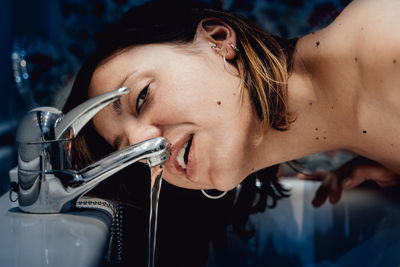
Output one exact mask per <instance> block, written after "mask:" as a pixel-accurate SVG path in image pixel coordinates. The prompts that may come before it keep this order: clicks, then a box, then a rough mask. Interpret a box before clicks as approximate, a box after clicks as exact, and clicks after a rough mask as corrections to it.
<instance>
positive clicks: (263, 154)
mask: <svg viewBox="0 0 400 267" xmlns="http://www.w3.org/2000/svg"><path fill="white" fill-rule="evenodd" d="M308 46H309V45H308V44H307V40H303V38H302V39H300V40H299V42H298V45H297V46H296V50H295V52H294V55H293V56H294V58H293V65H292V71H291V75H290V78H289V80H288V99H287V105H288V109H289V112H290V113H291V114H293V115H294V118H295V121H294V122H293V123H292V124H291V125H290V128H289V129H288V130H287V131H277V130H274V129H270V130H269V131H268V133H267V134H266V135H265V136H264V138H263V139H262V141H261V142H260V143H259V144H257V145H255V147H254V152H255V153H252V155H253V156H254V158H253V160H254V161H253V162H255V163H256V168H257V169H262V168H265V167H268V166H272V165H275V164H279V163H282V162H286V161H290V160H293V159H298V158H302V157H305V156H308V155H311V154H315V153H319V152H323V151H328V150H336V149H342V148H345V145H344V142H343V141H344V140H345V139H346V138H345V136H344V135H345V132H346V123H342V122H340V123H338V121H340V120H341V119H343V118H341V117H340V116H341V115H338V112H337V111H336V110H335V109H333V108H332V107H333V104H332V103H333V101H335V100H334V99H335V95H334V92H333V91H332V90H329V88H326V87H325V86H320V84H319V83H318V79H317V78H318V73H316V72H311V71H310V69H309V68H308V66H307V62H310V60H311V61H313V60H315V58H313V57H315V54H312V53H311V52H309V51H308V50H307V47H308ZM342 128H343V130H342V131H340V129H342ZM338 130H339V131H338ZM338 132H339V133H343V134H338Z"/></svg>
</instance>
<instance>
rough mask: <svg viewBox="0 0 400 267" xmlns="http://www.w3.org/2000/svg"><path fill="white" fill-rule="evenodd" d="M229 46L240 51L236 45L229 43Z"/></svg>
mask: <svg viewBox="0 0 400 267" xmlns="http://www.w3.org/2000/svg"><path fill="white" fill-rule="evenodd" d="M230 46H231V47H232V48H233V49H234V50H236V51H237V52H240V51H239V49H238V48H237V47H236V46H234V45H233V44H230Z"/></svg>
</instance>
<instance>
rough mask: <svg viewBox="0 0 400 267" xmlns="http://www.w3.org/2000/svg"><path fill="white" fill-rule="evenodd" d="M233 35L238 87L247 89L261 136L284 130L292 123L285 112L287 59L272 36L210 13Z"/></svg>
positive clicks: (235, 18) (239, 20) (238, 20)
mask: <svg viewBox="0 0 400 267" xmlns="http://www.w3.org/2000/svg"><path fill="white" fill-rule="evenodd" d="M212 12H213V13H216V14H215V15H217V16H218V17H220V18H221V19H223V20H224V21H225V22H226V23H228V24H229V25H230V26H231V27H232V28H233V29H234V30H235V32H236V36H237V47H238V49H239V51H240V52H238V53H237V56H236V62H235V63H236V65H237V68H238V70H239V73H240V78H241V84H240V86H241V88H242V90H243V89H244V88H247V89H248V90H249V93H250V97H251V100H252V102H253V105H254V109H255V112H256V113H257V115H258V117H259V119H260V137H261V136H263V135H264V134H265V133H266V132H267V131H268V129H270V128H271V127H272V128H274V129H277V130H280V131H284V130H287V129H288V128H289V126H290V123H291V122H293V119H292V115H291V114H290V113H289V112H288V109H287V105H286V99H287V83H288V78H289V69H290V56H289V55H287V54H286V53H285V52H284V50H283V49H282V48H281V46H280V44H279V43H278V41H277V40H276V38H275V37H273V36H272V35H270V34H268V33H266V32H265V31H263V30H262V29H260V28H259V27H257V26H256V25H253V24H251V23H249V22H248V21H245V20H243V19H242V18H240V17H238V16H234V15H231V14H230V13H228V12H220V11H215V10H212Z"/></svg>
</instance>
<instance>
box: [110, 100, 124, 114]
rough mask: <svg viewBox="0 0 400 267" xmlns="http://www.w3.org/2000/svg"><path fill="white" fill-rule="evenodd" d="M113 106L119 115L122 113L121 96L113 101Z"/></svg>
mask: <svg viewBox="0 0 400 267" xmlns="http://www.w3.org/2000/svg"><path fill="white" fill-rule="evenodd" d="M112 108H113V110H114V111H115V113H117V114H118V115H121V114H122V105H121V98H118V99H117V100H115V101H114V102H113V103H112Z"/></svg>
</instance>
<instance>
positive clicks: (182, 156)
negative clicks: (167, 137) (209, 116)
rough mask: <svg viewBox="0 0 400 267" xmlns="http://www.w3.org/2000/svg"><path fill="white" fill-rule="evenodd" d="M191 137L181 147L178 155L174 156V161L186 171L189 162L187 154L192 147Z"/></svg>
mask: <svg viewBox="0 0 400 267" xmlns="http://www.w3.org/2000/svg"><path fill="white" fill-rule="evenodd" d="M192 141H193V135H192V136H191V137H190V139H189V140H188V141H187V142H186V143H185V144H184V145H183V146H182V148H181V149H180V150H179V152H178V155H177V156H176V161H177V163H178V165H179V166H180V167H181V168H182V169H184V170H185V171H186V168H187V164H188V162H189V152H190V148H191V147H192Z"/></svg>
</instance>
